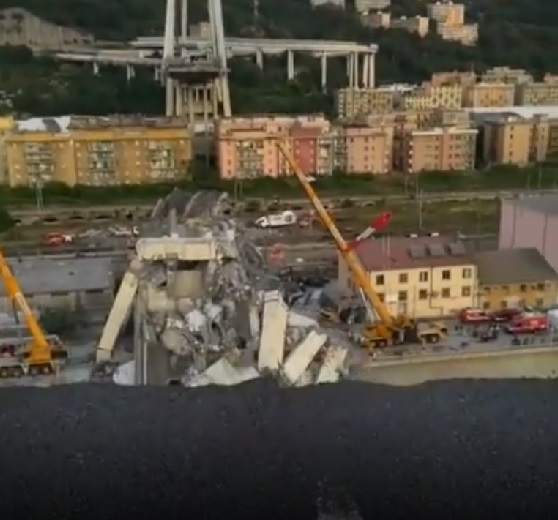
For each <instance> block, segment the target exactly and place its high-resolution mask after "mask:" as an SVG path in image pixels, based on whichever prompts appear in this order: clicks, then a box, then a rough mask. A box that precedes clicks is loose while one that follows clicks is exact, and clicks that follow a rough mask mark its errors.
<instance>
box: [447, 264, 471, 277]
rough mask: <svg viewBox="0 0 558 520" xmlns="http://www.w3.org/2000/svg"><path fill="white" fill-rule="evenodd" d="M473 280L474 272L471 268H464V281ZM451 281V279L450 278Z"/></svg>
mask: <svg viewBox="0 0 558 520" xmlns="http://www.w3.org/2000/svg"><path fill="white" fill-rule="evenodd" d="M471 278H473V270H472V269H471V268H470V267H464V268H463V279H464V280H470V279H471ZM448 280H449V278H448Z"/></svg>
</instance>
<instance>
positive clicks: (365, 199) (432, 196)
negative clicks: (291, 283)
mask: <svg viewBox="0 0 558 520" xmlns="http://www.w3.org/2000/svg"><path fill="white" fill-rule="evenodd" d="M550 193H555V194H558V189H546V190H530V191H526V190H495V191H466V192H463V191H462V192H453V191H452V192H431V193H423V200H424V201H425V202H432V201H444V200H491V199H496V198H512V197H517V196H521V195H525V194H528V195H542V194H550ZM386 198H389V200H390V201H405V200H410V196H409V195H405V194H386V195H366V196H359V197H355V196H350V195H338V196H329V197H324V199H323V201H324V202H325V203H329V204H330V205H333V206H335V205H336V204H340V203H342V202H343V201H346V200H351V201H352V202H353V204H354V205H356V206H361V205H362V206H365V205H368V204H374V203H377V202H380V201H383V200H384V199H386ZM250 200H252V201H256V202H259V203H260V204H262V205H266V204H271V203H272V202H273V201H272V200H269V199H261V198H260V199H258V198H255V199H248V201H250ZM248 201H247V202H248ZM281 204H282V205H284V206H288V205H293V206H300V205H307V204H309V202H308V201H307V200H306V199H305V198H297V199H282V200H281ZM154 205H155V202H153V203H152V204H137V203H136V204H134V203H132V204H126V203H123V204H119V205H110V206H76V207H71V206H70V207H68V206H47V207H46V208H45V209H44V210H43V211H37V210H36V209H34V208H29V209H22V210H19V209H10V213H11V214H12V215H13V216H14V217H15V218H56V217H57V218H59V219H61V218H62V216H63V215H64V214H74V215H80V214H81V215H83V214H98V215H107V216H109V215H110V214H115V213H117V212H134V211H138V212H141V211H143V212H148V211H150V210H151V209H152V208H153V207H154Z"/></svg>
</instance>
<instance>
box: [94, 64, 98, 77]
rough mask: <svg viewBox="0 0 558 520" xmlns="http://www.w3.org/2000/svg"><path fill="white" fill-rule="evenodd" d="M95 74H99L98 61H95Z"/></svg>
mask: <svg viewBox="0 0 558 520" xmlns="http://www.w3.org/2000/svg"><path fill="white" fill-rule="evenodd" d="M93 74H95V76H97V75H98V74H99V64H98V63H93Z"/></svg>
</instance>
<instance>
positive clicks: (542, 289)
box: [537, 283, 544, 291]
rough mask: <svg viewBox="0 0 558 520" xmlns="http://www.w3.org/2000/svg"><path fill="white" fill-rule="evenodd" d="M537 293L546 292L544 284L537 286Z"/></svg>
mask: <svg viewBox="0 0 558 520" xmlns="http://www.w3.org/2000/svg"><path fill="white" fill-rule="evenodd" d="M537 291H544V283H538V284H537Z"/></svg>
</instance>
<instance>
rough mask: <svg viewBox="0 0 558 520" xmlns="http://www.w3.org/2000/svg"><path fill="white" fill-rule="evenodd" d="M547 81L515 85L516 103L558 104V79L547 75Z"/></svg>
mask: <svg viewBox="0 0 558 520" xmlns="http://www.w3.org/2000/svg"><path fill="white" fill-rule="evenodd" d="M546 79H547V81H543V82H538V83H525V84H522V85H518V86H517V90H516V104H517V105H539V106H543V105H558V81H556V80H554V79H553V78H552V77H551V76H547V78H546Z"/></svg>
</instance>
